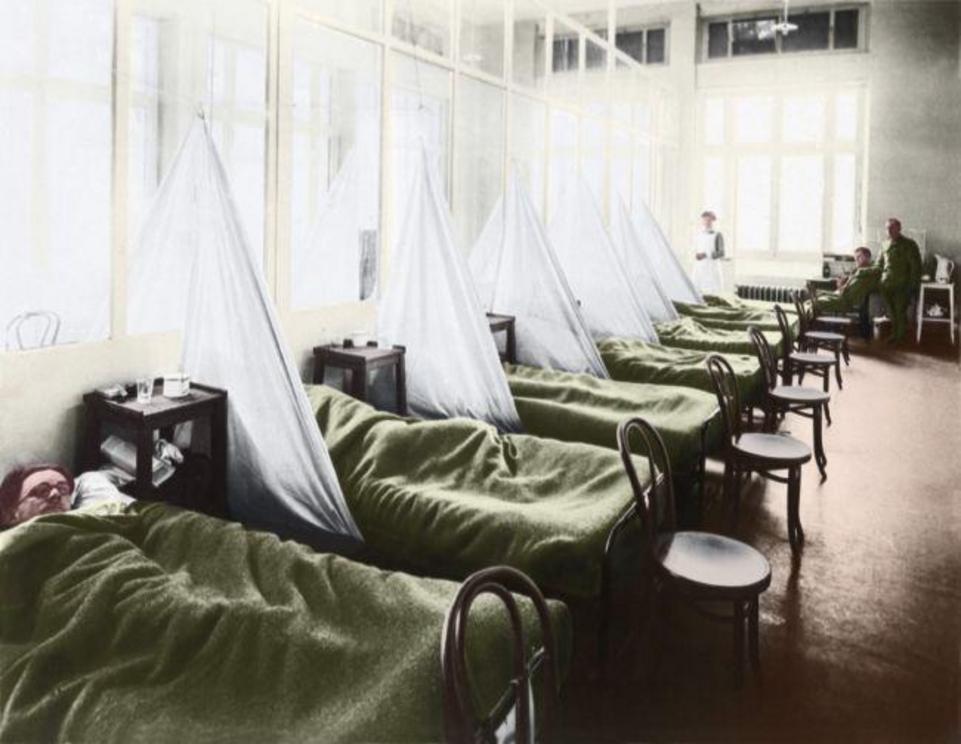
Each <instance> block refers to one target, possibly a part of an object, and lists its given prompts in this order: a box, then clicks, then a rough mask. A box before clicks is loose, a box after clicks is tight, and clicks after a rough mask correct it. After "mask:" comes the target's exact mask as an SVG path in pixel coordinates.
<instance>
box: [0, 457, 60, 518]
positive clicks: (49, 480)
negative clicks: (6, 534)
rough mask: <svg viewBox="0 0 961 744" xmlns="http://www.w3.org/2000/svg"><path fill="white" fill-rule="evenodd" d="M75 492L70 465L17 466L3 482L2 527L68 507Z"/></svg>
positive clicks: (0, 496)
mask: <svg viewBox="0 0 961 744" xmlns="http://www.w3.org/2000/svg"><path fill="white" fill-rule="evenodd" d="M72 494H73V476H72V475H71V474H70V471H68V470H67V469H66V468H62V467H60V466H59V465H31V466H29V467H25V468H16V469H14V470H12V471H11V472H9V473H7V477H6V478H4V479H3V483H2V484H0V527H11V526H13V525H15V524H20V523H21V522H25V521H26V520H28V519H30V518H31V517H36V516H38V515H40V514H53V513H56V512H63V511H67V510H68V509H69V508H70V497H71V495H72Z"/></svg>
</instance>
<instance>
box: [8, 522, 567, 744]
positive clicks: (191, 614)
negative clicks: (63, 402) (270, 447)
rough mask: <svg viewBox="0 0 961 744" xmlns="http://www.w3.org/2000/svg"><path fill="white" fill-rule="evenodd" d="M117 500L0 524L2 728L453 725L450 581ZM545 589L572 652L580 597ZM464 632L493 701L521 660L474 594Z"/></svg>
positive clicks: (82, 731)
mask: <svg viewBox="0 0 961 744" xmlns="http://www.w3.org/2000/svg"><path fill="white" fill-rule="evenodd" d="M115 511H116V512H117V513H114V514H97V513H91V512H86V511H77V512H70V513H67V514H59V515H54V516H46V517H40V518H38V519H35V520H32V521H30V522H28V523H26V524H23V525H20V526H18V527H15V528H13V529H11V530H8V531H6V532H4V533H2V534H0V699H2V701H3V715H2V717H0V741H5V742H6V741H8V742H40V741H76V742H98V743H99V742H111V741H113V742H133V741H147V742H174V741H181V742H201V741H223V742H264V741H279V742H304V741H332V742H339V741H373V740H380V741H385V740H390V741H401V740H404V741H438V740H440V739H441V738H442V736H443V727H442V726H443V724H442V721H443V712H442V711H443V709H442V681H441V667H440V639H441V631H442V626H443V621H444V614H445V612H446V610H447V608H448V607H449V605H450V604H451V601H452V599H453V597H454V594H455V592H456V591H457V585H456V584H452V583H450V582H446V581H440V580H434V579H420V578H414V577H411V576H407V575H404V574H401V573H388V572H385V571H381V570H378V569H375V568H371V567H369V566H364V565H361V564H359V563H355V562H353V561H350V560H347V559H345V558H340V557H336V556H333V555H330V554H319V553H314V552H312V551H310V550H308V549H307V548H304V547H302V546H299V545H296V544H295V543H291V542H281V541H279V540H278V539H277V538H275V537H273V536H270V535H266V534H260V533H251V532H246V531H245V530H243V528H241V527H240V526H238V525H235V524H230V523H227V522H222V521H220V520H216V519H213V518H211V517H207V516H203V515H199V514H196V513H192V512H186V511H181V510H178V509H175V508H173V507H168V506H165V505H162V504H156V503H155V504H145V503H135V504H133V505H131V506H129V507H127V508H126V509H123V508H122V507H116V508H115ZM551 605H552V607H551V611H552V615H553V619H554V628H555V631H556V632H555V635H556V636H557V638H558V639H559V641H558V645H559V646H560V647H561V654H560V658H561V661H562V670H563V669H564V668H566V665H567V664H568V662H569V658H568V655H569V653H570V644H571V624H570V615H569V613H568V612H567V611H566V608H565V607H564V606H563V605H561V604H559V603H556V602H552V603H551ZM523 610H524V617H525V622H526V625H527V627H528V637H529V638H531V639H532V643H539V642H540V641H539V639H540V635H539V630H538V631H536V632H533V633H532V631H533V630H534V627H535V626H536V623H535V622H533V619H534V612H533V605H531V603H530V602H528V601H527V600H524V601H523ZM468 635H469V636H470V638H471V639H472V640H470V641H469V643H468V668H469V675H470V676H471V677H472V681H473V682H474V686H475V690H476V697H477V702H478V703H480V704H481V705H484V706H486V707H484V708H483V710H489V709H490V707H491V706H492V705H493V703H494V702H495V701H496V700H497V698H499V697H500V694H501V692H502V691H503V690H504V689H506V680H507V679H508V677H509V671H510V666H509V660H510V649H509V645H508V639H509V637H510V636H509V633H508V630H507V621H506V614H505V613H504V611H503V609H502V608H501V607H500V606H498V604H497V603H496V602H494V601H482V602H480V603H479V604H478V605H476V614H475V612H472V615H471V621H470V629H469V634H468Z"/></svg>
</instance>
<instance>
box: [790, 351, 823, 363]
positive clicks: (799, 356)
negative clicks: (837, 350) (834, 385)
mask: <svg viewBox="0 0 961 744" xmlns="http://www.w3.org/2000/svg"><path fill="white" fill-rule="evenodd" d="M791 361H792V362H797V363H798V364H804V365H808V366H812V367H831V366H833V365H834V357H833V356H830V357H829V356H825V355H824V354H816V353H814V352H808V351H796V352H794V353H793V354H791Z"/></svg>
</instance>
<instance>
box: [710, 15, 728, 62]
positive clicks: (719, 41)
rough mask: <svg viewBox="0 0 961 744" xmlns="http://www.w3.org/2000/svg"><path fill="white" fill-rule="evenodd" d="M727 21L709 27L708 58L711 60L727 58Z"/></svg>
mask: <svg viewBox="0 0 961 744" xmlns="http://www.w3.org/2000/svg"><path fill="white" fill-rule="evenodd" d="M727 33H728V32H727V21H723V22H721V23H712V24H710V25H709V26H708V27H707V56H708V58H709V59H717V58H718V57H726V56H727V41H728V38H727Z"/></svg>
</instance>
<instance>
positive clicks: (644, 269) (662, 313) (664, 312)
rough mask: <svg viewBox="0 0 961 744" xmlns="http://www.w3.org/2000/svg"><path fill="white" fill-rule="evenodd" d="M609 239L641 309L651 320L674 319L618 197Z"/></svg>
mask: <svg viewBox="0 0 961 744" xmlns="http://www.w3.org/2000/svg"><path fill="white" fill-rule="evenodd" d="M611 239H612V240H613V241H614V247H615V248H617V250H618V254H619V255H620V257H621V261H622V262H623V264H624V268H625V269H626V271H627V277H628V279H630V281H631V283H632V284H633V285H634V289H635V290H637V293H638V294H639V295H640V298H641V301H642V302H643V303H644V309H645V310H646V311H647V314H648V315H650V316H651V320H653V321H654V322H655V323H660V322H662V321H667V320H677V318H678V314H677V310H675V309H674V303H672V302H671V299H670V297H668V296H667V293H666V292H665V291H664V288H663V287H661V283H660V282H659V281H658V280H657V275H656V274H655V273H654V267H653V266H651V263H650V259H649V258H648V256H647V253H646V251H645V250H644V248H643V247H642V246H641V239H640V238H639V237H638V235H637V231H636V230H635V229H634V225H633V223H632V222H631V215H630V213H629V212H628V211H627V206H626V205H625V204H624V201H623V200H622V199H621V198H620V197H617V203H616V204H615V205H614V216H613V219H612V220H611Z"/></svg>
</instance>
